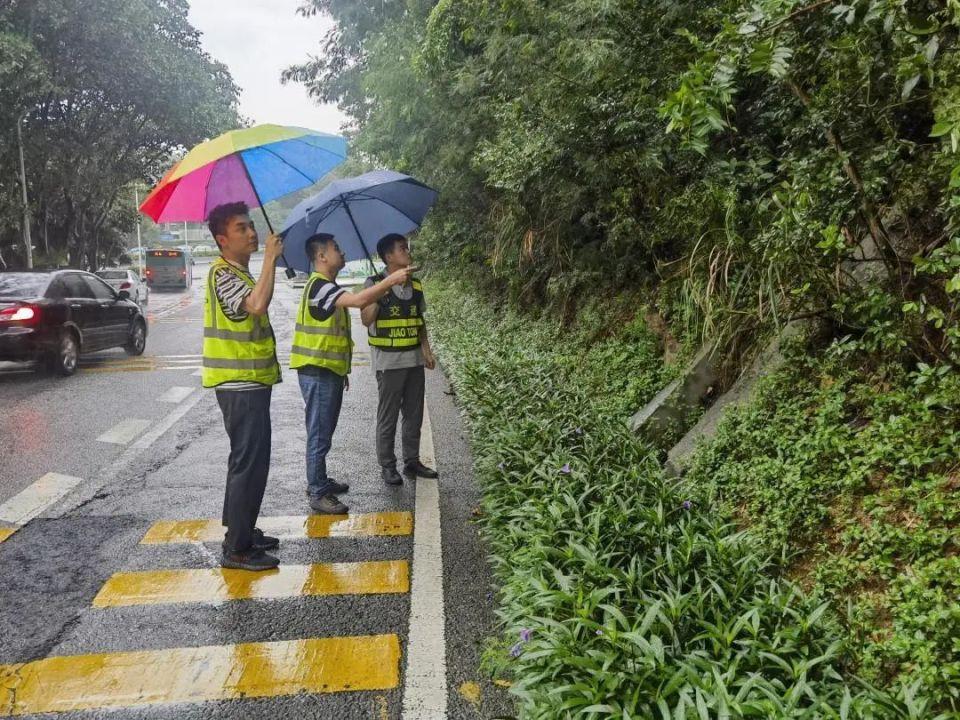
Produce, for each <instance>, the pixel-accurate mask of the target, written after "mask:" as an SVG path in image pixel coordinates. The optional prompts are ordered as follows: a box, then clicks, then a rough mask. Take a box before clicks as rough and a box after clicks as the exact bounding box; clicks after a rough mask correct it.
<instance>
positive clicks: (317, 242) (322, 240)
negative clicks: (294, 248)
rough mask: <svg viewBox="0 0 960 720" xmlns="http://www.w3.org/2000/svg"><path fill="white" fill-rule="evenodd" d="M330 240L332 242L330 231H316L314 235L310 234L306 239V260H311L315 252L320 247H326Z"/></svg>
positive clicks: (315, 254)
mask: <svg viewBox="0 0 960 720" xmlns="http://www.w3.org/2000/svg"><path fill="white" fill-rule="evenodd" d="M331 242H333V235H331V234H330V233H317V234H316V235H311V236H310V238H309V239H308V240H307V243H306V246H307V260H309V261H310V262H313V259H314V258H315V257H316V256H317V252H318V251H319V250H320V248H322V247H324V248H325V247H326V246H327V245H329V244H330V243H331Z"/></svg>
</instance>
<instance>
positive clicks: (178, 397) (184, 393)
mask: <svg viewBox="0 0 960 720" xmlns="http://www.w3.org/2000/svg"><path fill="white" fill-rule="evenodd" d="M194 390H196V388H192V387H183V386H182V385H174V386H173V387H172V388H170V389H169V390H167V391H166V392H165V393H164V394H163V395H161V396H160V397H158V398H157V402H165V403H178V402H182V401H183V400H186V399H187V398H188V397H190V395H192V394H193V391H194Z"/></svg>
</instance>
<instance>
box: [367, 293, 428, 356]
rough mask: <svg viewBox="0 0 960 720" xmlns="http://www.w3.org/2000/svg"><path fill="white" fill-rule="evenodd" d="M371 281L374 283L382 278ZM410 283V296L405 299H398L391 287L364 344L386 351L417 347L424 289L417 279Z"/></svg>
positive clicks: (380, 305) (379, 306) (421, 321)
mask: <svg viewBox="0 0 960 720" xmlns="http://www.w3.org/2000/svg"><path fill="white" fill-rule="evenodd" d="M371 279H372V280H374V281H375V282H376V281H377V280H378V279H379V280H382V279H383V278H382V277H373V278H371ZM411 284H412V285H413V293H412V295H411V296H410V298H409V299H408V300H401V299H400V298H398V297H397V295H396V293H394V292H393V289H392V288H391V289H390V290H388V291H387V294H386V295H385V296H384V298H383V300H382V301H381V303H380V304H379V305H378V307H377V319H376V322H374V323H373V326H372V327H370V328H368V330H367V342H369V343H370V345H371V346H372V347H375V348H379V349H381V350H385V351H387V352H402V351H404V350H411V349H413V348H415V347H417V346H418V345H419V344H420V328H421V327H423V318H422V317H420V316H419V314H418V313H419V312H420V306H421V305H422V300H423V286H422V285H421V284H420V281H419V280H416V279H414V280H412V281H411Z"/></svg>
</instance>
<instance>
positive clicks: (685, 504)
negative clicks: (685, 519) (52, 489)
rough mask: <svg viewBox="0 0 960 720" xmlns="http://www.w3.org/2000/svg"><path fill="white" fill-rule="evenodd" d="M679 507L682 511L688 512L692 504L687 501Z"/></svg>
mask: <svg viewBox="0 0 960 720" xmlns="http://www.w3.org/2000/svg"><path fill="white" fill-rule="evenodd" d="M681 506H682V507H683V509H684V510H689V509H690V508H692V507H693V503H692V502H690V501H689V500H684V501H683V503H681Z"/></svg>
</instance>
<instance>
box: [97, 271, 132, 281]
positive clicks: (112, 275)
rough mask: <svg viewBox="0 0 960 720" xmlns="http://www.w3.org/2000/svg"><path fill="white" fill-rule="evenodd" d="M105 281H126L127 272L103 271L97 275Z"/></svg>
mask: <svg viewBox="0 0 960 720" xmlns="http://www.w3.org/2000/svg"><path fill="white" fill-rule="evenodd" d="M97 275H99V276H100V277H102V278H103V279H104V280H126V279H127V271H126V270H101V271H99V272H98V273H97Z"/></svg>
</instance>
